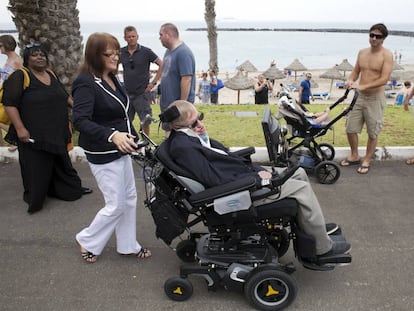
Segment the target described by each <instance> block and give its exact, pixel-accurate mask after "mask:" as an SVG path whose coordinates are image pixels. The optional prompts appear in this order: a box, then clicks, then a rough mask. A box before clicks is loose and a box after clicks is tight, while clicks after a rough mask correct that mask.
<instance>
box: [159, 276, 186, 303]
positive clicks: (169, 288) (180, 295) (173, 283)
mask: <svg viewBox="0 0 414 311" xmlns="http://www.w3.org/2000/svg"><path fill="white" fill-rule="evenodd" d="M164 291H165V294H166V295H167V296H168V298H170V299H171V300H175V301H185V300H187V299H189V298H190V297H191V295H192V294H193V285H192V284H191V282H190V281H189V280H187V279H183V278H180V277H178V276H174V277H171V278H169V279H168V280H167V281H165V283H164Z"/></svg>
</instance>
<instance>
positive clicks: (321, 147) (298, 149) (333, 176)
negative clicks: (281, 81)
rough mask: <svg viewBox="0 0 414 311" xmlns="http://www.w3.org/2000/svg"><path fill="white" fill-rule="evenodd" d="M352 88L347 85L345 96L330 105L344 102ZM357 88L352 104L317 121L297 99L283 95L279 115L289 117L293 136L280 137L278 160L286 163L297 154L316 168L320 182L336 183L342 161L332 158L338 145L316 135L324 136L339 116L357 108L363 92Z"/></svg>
mask: <svg viewBox="0 0 414 311" xmlns="http://www.w3.org/2000/svg"><path fill="white" fill-rule="evenodd" d="M349 92H350V90H349V89H347V90H346V92H345V94H344V95H343V96H342V97H341V98H339V99H338V100H337V101H336V102H335V103H333V104H332V105H330V106H329V110H332V109H333V108H335V107H336V106H337V105H338V104H340V103H342V102H343V101H344V100H345V99H346V98H347V97H348V94H349ZM353 92H354V96H353V98H352V100H351V103H350V105H349V106H348V107H347V108H346V109H344V110H343V111H342V112H341V113H340V114H339V115H337V116H336V117H335V118H333V119H332V120H328V121H324V122H322V123H315V122H314V120H315V117H314V116H309V114H308V113H306V112H305V111H304V110H303V108H302V107H301V106H300V105H298V104H297V103H296V102H295V101H294V100H289V99H288V98H286V97H284V98H281V99H280V100H279V109H278V114H277V116H276V119H281V118H284V119H285V121H286V123H287V126H288V130H287V133H290V134H291V136H290V137H287V136H285V135H283V137H282V140H281V141H280V144H281V148H280V151H279V152H278V156H277V157H276V158H275V160H276V162H275V163H274V164H275V165H276V166H285V165H287V164H288V162H289V161H291V160H292V157H294V158H296V160H299V163H300V165H301V167H303V168H304V169H306V170H313V172H314V173H315V176H316V178H317V180H318V182H320V183H322V184H333V183H335V182H336V181H337V180H338V178H339V176H340V169H339V166H338V164H337V163H335V162H333V161H332V160H333V159H334V157H335V149H334V147H333V146H332V145H330V144H327V143H318V142H317V141H316V138H318V137H321V136H324V135H325V134H326V133H327V131H328V130H329V129H331V128H332V126H333V125H334V124H335V123H336V122H337V121H338V120H339V119H341V118H342V117H344V116H346V115H347V114H348V113H349V112H350V111H351V110H352V109H353V107H354V105H355V103H356V100H357V98H358V95H359V94H358V91H357V90H356V89H353ZM285 131H286V130H285ZM296 138H299V139H301V141H300V142H299V143H297V144H294V143H293V140H294V139H296ZM292 145H293V146H292ZM302 147H304V148H302ZM304 149H305V150H304ZM269 156H270V155H269Z"/></svg>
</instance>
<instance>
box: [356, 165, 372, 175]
mask: <svg viewBox="0 0 414 311" xmlns="http://www.w3.org/2000/svg"><path fill="white" fill-rule="evenodd" d="M357 172H358V173H359V174H362V175H365V174H368V172H369V165H361V166H360V167H358V169H357Z"/></svg>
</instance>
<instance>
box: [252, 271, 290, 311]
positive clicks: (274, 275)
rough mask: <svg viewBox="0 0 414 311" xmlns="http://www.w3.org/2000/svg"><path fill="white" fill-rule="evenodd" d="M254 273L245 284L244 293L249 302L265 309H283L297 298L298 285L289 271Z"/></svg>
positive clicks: (273, 310)
mask: <svg viewBox="0 0 414 311" xmlns="http://www.w3.org/2000/svg"><path fill="white" fill-rule="evenodd" d="M251 273H253V275H252V276H251V277H250V278H249V279H248V280H247V282H246V284H245V286H244V294H245V296H246V298H247V300H248V301H249V303H250V304H251V305H252V306H253V307H255V308H257V309H259V310H264V311H276V310H282V309H283V308H286V307H287V306H289V305H290V304H291V303H292V302H293V301H294V300H295V298H296V294H297V291H298V287H297V284H296V281H295V279H294V278H293V277H292V276H290V275H289V274H288V273H286V272H284V271H281V270H277V269H269V270H261V271H258V272H256V273H255V272H254V270H253V271H252V272H251Z"/></svg>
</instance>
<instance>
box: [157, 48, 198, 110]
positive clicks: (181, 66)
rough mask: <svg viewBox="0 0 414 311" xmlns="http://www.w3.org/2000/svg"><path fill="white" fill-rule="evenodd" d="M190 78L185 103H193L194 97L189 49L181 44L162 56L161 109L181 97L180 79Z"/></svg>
mask: <svg viewBox="0 0 414 311" xmlns="http://www.w3.org/2000/svg"><path fill="white" fill-rule="evenodd" d="M182 76H191V88H190V93H189V95H188V98H187V101H189V102H190V103H194V97H195V85H196V79H195V59H194V55H193V52H191V50H190V48H189V47H188V46H187V45H186V44H185V43H182V44H181V45H179V46H178V47H177V48H175V49H174V50H172V51H170V50H167V51H166V52H165V54H164V59H163V64H162V76H161V98H160V105H161V108H166V107H168V105H169V104H171V103H172V102H173V101H175V100H177V99H180V97H181V87H180V82H181V77H182Z"/></svg>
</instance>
